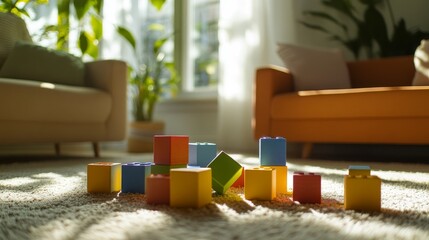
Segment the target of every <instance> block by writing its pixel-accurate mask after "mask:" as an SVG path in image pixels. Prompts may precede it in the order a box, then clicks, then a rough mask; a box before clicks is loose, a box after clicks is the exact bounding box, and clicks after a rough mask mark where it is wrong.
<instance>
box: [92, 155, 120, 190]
mask: <svg viewBox="0 0 429 240" xmlns="http://www.w3.org/2000/svg"><path fill="white" fill-rule="evenodd" d="M121 173H122V170H121V164H120V163H112V162H96V163H90V164H88V166H87V190H88V192H89V193H112V192H119V191H120V190H121Z"/></svg>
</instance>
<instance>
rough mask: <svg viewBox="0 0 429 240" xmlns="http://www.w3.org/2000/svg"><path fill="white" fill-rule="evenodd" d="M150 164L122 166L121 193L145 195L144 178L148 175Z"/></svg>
mask: <svg viewBox="0 0 429 240" xmlns="http://www.w3.org/2000/svg"><path fill="white" fill-rule="evenodd" d="M151 165H152V163H151V162H144V163H141V162H131V163H125V164H122V190H121V191H122V192H123V193H145V189H146V187H145V186H146V177H148V176H149V175H150V168H151Z"/></svg>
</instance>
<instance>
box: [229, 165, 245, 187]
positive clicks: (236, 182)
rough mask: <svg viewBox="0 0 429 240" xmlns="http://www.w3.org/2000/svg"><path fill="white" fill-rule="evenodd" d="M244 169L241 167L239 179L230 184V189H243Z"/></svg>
mask: <svg viewBox="0 0 429 240" xmlns="http://www.w3.org/2000/svg"><path fill="white" fill-rule="evenodd" d="M244 169H246V167H242V168H241V175H240V177H239V178H238V179H237V180H236V181H235V182H234V183H233V184H232V186H231V187H235V188H241V187H244Z"/></svg>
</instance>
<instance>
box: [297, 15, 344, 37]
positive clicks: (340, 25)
mask: <svg viewBox="0 0 429 240" xmlns="http://www.w3.org/2000/svg"><path fill="white" fill-rule="evenodd" d="M304 14H306V15H310V16H313V17H318V18H322V19H325V20H328V21H330V22H332V23H334V24H336V25H338V26H339V27H340V28H342V29H343V31H344V32H345V33H347V32H348V28H347V26H346V25H345V24H343V23H341V22H340V21H338V20H337V19H335V18H334V17H332V16H331V15H329V14H327V13H324V12H318V11H306V12H304Z"/></svg>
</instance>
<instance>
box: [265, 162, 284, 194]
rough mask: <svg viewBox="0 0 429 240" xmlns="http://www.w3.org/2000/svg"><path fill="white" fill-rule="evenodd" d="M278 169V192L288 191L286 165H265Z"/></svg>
mask: <svg viewBox="0 0 429 240" xmlns="http://www.w3.org/2000/svg"><path fill="white" fill-rule="evenodd" d="M264 167H269V168H274V169H275V170H276V186H277V187H276V192H277V194H286V193H287V167H286V166H264Z"/></svg>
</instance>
